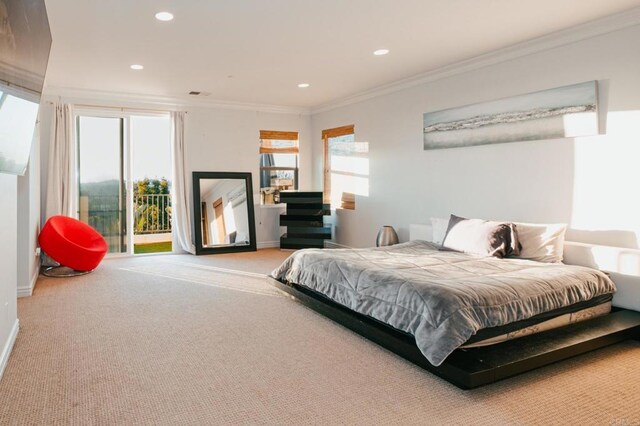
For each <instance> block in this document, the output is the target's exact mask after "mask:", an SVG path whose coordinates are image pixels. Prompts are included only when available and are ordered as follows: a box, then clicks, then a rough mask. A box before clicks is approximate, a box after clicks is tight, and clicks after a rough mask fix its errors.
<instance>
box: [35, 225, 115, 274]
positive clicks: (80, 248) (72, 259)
mask: <svg viewBox="0 0 640 426" xmlns="http://www.w3.org/2000/svg"><path fill="white" fill-rule="evenodd" d="M38 241H39V243H40V248H42V251H43V252H45V253H46V254H47V256H49V257H50V258H52V259H53V260H55V261H56V262H58V263H59V264H60V266H53V267H49V268H47V270H45V272H44V274H45V275H48V276H69V275H81V274H85V273H88V272H91V271H93V270H94V269H96V267H97V266H98V265H99V264H100V262H101V261H102V259H103V258H104V256H105V254H107V250H108V246H107V242H106V241H105V240H104V238H103V237H102V235H100V234H99V233H98V231H96V230H95V229H93V228H92V227H91V226H89V225H87V224H86V223H84V222H80V221H79V220H77V219H74V218H71V217H67V216H53V217H51V218H49V220H47V223H45V225H44V227H43V228H42V231H40V236H39V237H38ZM60 267H66V268H69V269H72V270H73V271H72V273H70V274H61V273H55V272H53V270H54V269H55V268H60Z"/></svg>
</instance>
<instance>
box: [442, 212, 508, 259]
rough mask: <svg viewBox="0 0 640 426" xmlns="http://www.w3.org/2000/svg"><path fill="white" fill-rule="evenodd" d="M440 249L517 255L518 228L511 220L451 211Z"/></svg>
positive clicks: (496, 254) (495, 254)
mask: <svg viewBox="0 0 640 426" xmlns="http://www.w3.org/2000/svg"><path fill="white" fill-rule="evenodd" d="M442 250H453V251H460V252H463V253H470V254H478V255H483V256H494V257H500V258H502V257H507V256H517V255H518V254H519V253H520V243H519V242H518V231H517V229H516V226H515V225H514V224H513V223H508V222H493V221H489V220H482V219H466V218H464V217H459V216H455V215H451V217H450V218H449V226H448V227H447V233H446V234H445V236H444V240H443V241H442Z"/></svg>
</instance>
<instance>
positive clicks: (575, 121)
mask: <svg viewBox="0 0 640 426" xmlns="http://www.w3.org/2000/svg"><path fill="white" fill-rule="evenodd" d="M423 125H424V126H423V131H424V149H425V150H429V149H442V148H459V147H466V146H475V145H487V144H496V143H506V142H520V141H532V140H543V139H558V138H572V137H579V136H592V135H596V134H598V84H597V82H596V81H588V82H585V83H579V84H572V85H570V86H563V87H558V88H555V89H548V90H542V91H540V92H533V93H527V94H525V95H518V96H513V97H510V98H504V99H498V100H495V101H489V102H482V103H478V104H473V105H467V106H463V107H458V108H450V109H445V110H441V111H434V112H427V113H425V114H424V116H423Z"/></svg>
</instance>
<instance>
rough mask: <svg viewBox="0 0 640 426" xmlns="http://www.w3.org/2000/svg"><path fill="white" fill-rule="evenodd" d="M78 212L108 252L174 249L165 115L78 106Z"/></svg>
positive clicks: (148, 251) (167, 132)
mask: <svg viewBox="0 0 640 426" xmlns="http://www.w3.org/2000/svg"><path fill="white" fill-rule="evenodd" d="M76 126H77V129H76V135H77V150H78V151H77V153H78V155H77V158H78V186H79V188H78V189H79V203H78V206H79V208H78V217H79V219H80V220H81V221H83V222H85V223H88V224H89V225H91V226H92V227H94V228H95V229H97V230H98V232H100V234H102V236H104V238H105V239H106V240H107V243H108V245H109V253H110V254H118V253H120V254H139V253H155V252H166V251H171V250H172V241H171V196H170V191H171V158H170V156H171V152H170V149H171V146H170V120H169V117H168V116H167V115H159V114H156V115H131V114H115V113H110V112H94V111H87V112H86V113H82V112H79V114H78V116H77V118H76Z"/></svg>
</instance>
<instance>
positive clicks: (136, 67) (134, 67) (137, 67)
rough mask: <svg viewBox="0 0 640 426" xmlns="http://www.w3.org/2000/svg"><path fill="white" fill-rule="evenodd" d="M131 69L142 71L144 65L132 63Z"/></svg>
mask: <svg viewBox="0 0 640 426" xmlns="http://www.w3.org/2000/svg"><path fill="white" fill-rule="evenodd" d="M131 69H132V70H136V71H140V70H143V69H144V67H143V66H142V65H139V64H133V65H131Z"/></svg>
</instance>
